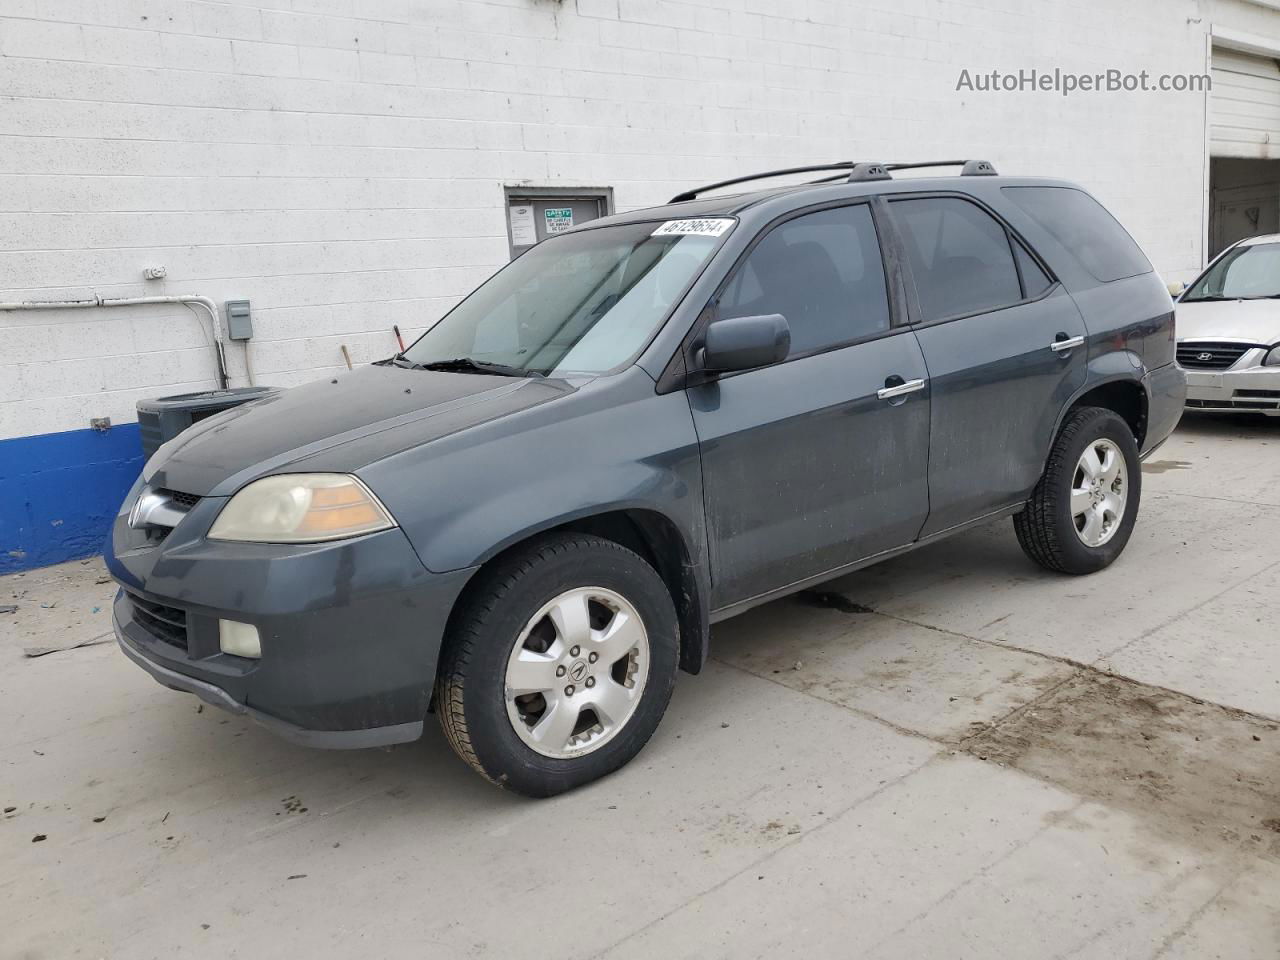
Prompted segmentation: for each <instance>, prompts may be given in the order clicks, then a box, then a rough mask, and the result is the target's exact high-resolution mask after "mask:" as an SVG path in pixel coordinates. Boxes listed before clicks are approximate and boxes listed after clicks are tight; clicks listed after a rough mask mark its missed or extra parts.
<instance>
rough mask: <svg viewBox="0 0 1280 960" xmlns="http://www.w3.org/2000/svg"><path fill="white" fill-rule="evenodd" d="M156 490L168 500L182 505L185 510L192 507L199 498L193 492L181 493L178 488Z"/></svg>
mask: <svg viewBox="0 0 1280 960" xmlns="http://www.w3.org/2000/svg"><path fill="white" fill-rule="evenodd" d="M157 492H158V493H163V494H164V495H165V496H167V497H168V498H169V499H170V500H172V501H173V502H174V503H176V504H177V505H178V506H180V507H184V508H185V509H187V510H190V509H191V508H192V507H194V506H195V505H196V504H197V503H199V502H200V498H199V497H197V496H196V495H195V494H194V493H182V492H181V491H178V490H159V491H157Z"/></svg>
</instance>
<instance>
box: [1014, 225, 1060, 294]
mask: <svg viewBox="0 0 1280 960" xmlns="http://www.w3.org/2000/svg"><path fill="white" fill-rule="evenodd" d="M1013 254H1014V256H1015V257H1017V258H1018V272H1019V273H1021V274H1022V296H1023V297H1024V298H1025V299H1027V300H1034V299H1035V298H1036V297H1038V296H1040V294H1042V293H1044V292H1045V291H1046V290H1048V289H1049V287H1050V286H1052V285H1053V281H1052V280H1050V279H1049V277H1048V275H1047V274H1046V273H1045V272H1044V270H1043V269H1042V268H1041V267H1040V264H1038V263H1036V262H1035V260H1034V259H1032V257H1031V254H1029V253H1027V248H1026V247H1024V246H1023V245H1022V244H1020V243H1019V242H1018V241H1017V240H1015V241H1013Z"/></svg>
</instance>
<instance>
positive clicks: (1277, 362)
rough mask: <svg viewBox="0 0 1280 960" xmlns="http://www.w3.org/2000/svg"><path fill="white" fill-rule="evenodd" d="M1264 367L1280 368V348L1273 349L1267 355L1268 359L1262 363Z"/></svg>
mask: <svg viewBox="0 0 1280 960" xmlns="http://www.w3.org/2000/svg"><path fill="white" fill-rule="evenodd" d="M1262 365H1263V366H1264V367H1280V346H1277V347H1272V348H1271V350H1270V351H1269V352H1268V353H1267V357H1266V359H1265V360H1263V361H1262Z"/></svg>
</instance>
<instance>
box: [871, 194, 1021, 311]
mask: <svg viewBox="0 0 1280 960" xmlns="http://www.w3.org/2000/svg"><path fill="white" fill-rule="evenodd" d="M889 208H890V209H891V210H892V211H893V216H894V219H895V220H896V221H897V223H898V225H899V227H900V228H901V230H902V235H903V239H904V241H905V243H906V247H907V257H908V259H909V260H910V261H911V273H912V276H913V277H914V278H915V283H916V296H917V297H918V298H919V300H920V310H921V312H923V314H924V319H925V320H937V319H939V318H941V317H954V316H958V315H961V314H967V313H981V312H983V311H985V310H995V309H997V308H999V307H1007V306H1008V305H1009V304H1011V303H1017V302H1018V301H1019V300H1021V299H1022V288H1021V286H1019V284H1018V271H1017V268H1016V267H1015V266H1014V265H1013V251H1012V250H1011V249H1010V247H1009V235H1008V234H1007V233H1006V232H1005V229H1004V225H1003V224H1001V223H1000V222H999V221H997V220H996V219H994V218H993V217H992V216H991V214H989V213H987V212H986V211H985V210H983V209H982V208H981V207H979V206H978V205H977V204H974V203H970V202H969V201H967V200H961V199H959V198H956V197H924V198H921V199H919V200H895V201H893V202H892V203H890V205H889Z"/></svg>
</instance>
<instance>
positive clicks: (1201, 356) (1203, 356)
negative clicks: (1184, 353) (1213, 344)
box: [1196, 353, 1213, 363]
mask: <svg viewBox="0 0 1280 960" xmlns="http://www.w3.org/2000/svg"><path fill="white" fill-rule="evenodd" d="M1196 359H1197V360H1199V361H1200V362H1201V363H1207V362H1208V361H1210V360H1212V359H1213V354H1212V353H1197V354H1196Z"/></svg>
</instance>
